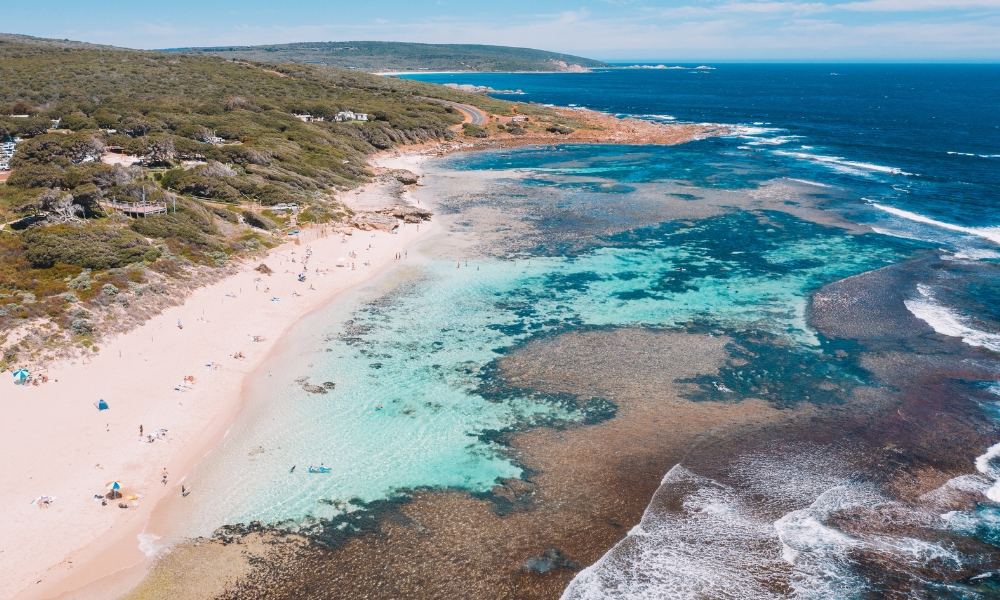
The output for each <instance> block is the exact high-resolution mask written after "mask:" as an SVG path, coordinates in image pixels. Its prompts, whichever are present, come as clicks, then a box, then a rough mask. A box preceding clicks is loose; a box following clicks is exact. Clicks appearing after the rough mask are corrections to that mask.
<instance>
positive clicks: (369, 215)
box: [351, 212, 399, 231]
mask: <svg viewBox="0 0 1000 600" xmlns="http://www.w3.org/2000/svg"><path fill="white" fill-rule="evenodd" d="M351 224H352V225H354V227H356V228H358V229H360V230H362V231H371V230H374V229H378V230H380V231H392V230H393V229H395V228H396V227H398V226H399V221H397V220H396V217H394V216H392V215H385V214H382V213H377V212H360V213H358V214H356V215H354V217H352V218H351Z"/></svg>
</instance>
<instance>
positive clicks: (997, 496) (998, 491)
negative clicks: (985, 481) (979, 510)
mask: <svg viewBox="0 0 1000 600" xmlns="http://www.w3.org/2000/svg"><path fill="white" fill-rule="evenodd" d="M997 458H1000V443H997V444H993V445H992V446H990V447H989V449H987V450H986V452H985V453H984V454H982V455H981V456H978V457H976V470H978V471H979V472H980V473H982V474H983V475H986V476H987V477H989V478H990V479H992V480H993V482H994V483H993V485H992V486H991V487H990V489H988V490H986V497H987V498H989V499H990V500H992V501H994V502H1000V467H998V466H997V465H995V464H994V461H995V460H996V459H997Z"/></svg>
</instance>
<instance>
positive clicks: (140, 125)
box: [121, 117, 153, 137]
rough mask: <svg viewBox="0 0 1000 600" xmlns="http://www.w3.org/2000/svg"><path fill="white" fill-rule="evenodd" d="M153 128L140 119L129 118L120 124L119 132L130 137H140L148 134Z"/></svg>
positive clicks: (147, 122)
mask: <svg viewBox="0 0 1000 600" xmlns="http://www.w3.org/2000/svg"><path fill="white" fill-rule="evenodd" d="M152 129H153V126H152V125H150V124H149V121H147V120H146V119H143V118H142V117H129V118H127V119H125V121H123V122H122V126H121V130H122V131H123V132H125V133H126V134H128V135H130V136H132V137H142V136H144V135H146V134H147V133H149V132H150V131H151V130H152Z"/></svg>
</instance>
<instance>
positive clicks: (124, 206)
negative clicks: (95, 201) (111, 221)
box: [100, 200, 167, 216]
mask: <svg viewBox="0 0 1000 600" xmlns="http://www.w3.org/2000/svg"><path fill="white" fill-rule="evenodd" d="M100 205H101V206H103V207H105V208H110V209H113V210H118V211H121V212H123V213H126V214H132V215H142V216H146V215H156V214H160V213H165V212H167V203H166V202H118V201H117V200H111V201H110V202H109V201H107V200H102V201H101V202H100Z"/></svg>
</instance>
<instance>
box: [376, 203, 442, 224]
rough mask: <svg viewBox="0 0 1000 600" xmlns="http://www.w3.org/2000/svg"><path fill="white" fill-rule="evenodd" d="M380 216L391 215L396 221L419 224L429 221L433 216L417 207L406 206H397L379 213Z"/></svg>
mask: <svg viewBox="0 0 1000 600" xmlns="http://www.w3.org/2000/svg"><path fill="white" fill-rule="evenodd" d="M381 212H382V214H385V215H392V216H393V217H396V218H397V219H402V220H403V221H405V222H407V223H419V222H421V221H429V220H430V218H431V217H432V216H433V215H434V213H432V212H431V211H429V210H424V209H423V208H419V207H417V206H410V205H408V204H397V205H396V206H393V207H392V208H390V209H388V210H384V211H381Z"/></svg>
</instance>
